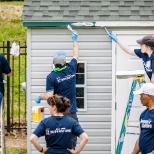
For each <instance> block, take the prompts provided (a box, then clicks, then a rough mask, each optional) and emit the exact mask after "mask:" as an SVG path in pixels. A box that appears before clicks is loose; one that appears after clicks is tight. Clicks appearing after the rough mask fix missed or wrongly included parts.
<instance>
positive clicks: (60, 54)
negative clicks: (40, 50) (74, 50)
mask: <svg viewBox="0 0 154 154" xmlns="http://www.w3.org/2000/svg"><path fill="white" fill-rule="evenodd" d="M53 63H54V64H55V65H56V64H61V65H64V64H65V63H66V53H65V52H64V51H57V52H56V53H55V55H54V57H53Z"/></svg>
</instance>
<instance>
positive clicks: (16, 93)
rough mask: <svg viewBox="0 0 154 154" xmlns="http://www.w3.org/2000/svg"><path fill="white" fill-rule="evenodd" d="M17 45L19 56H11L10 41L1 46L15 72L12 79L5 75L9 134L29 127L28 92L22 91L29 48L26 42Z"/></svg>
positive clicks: (5, 98) (2, 52)
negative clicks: (27, 117)
mask: <svg viewBox="0 0 154 154" xmlns="http://www.w3.org/2000/svg"><path fill="white" fill-rule="evenodd" d="M17 44H18V45H19V46H20V50H19V51H20V54H19V56H13V55H11V54H10V51H11V46H12V43H11V42H10V41H7V42H2V44H0V53H1V54H3V55H4V56H5V57H6V59H7V60H8V62H9V64H10V67H11V69H12V72H13V75H12V77H7V76H6V75H4V80H5V81H6V86H5V96H4V99H3V101H4V116H5V128H6V129H7V132H10V131H13V130H14V129H18V130H20V129H26V126H27V120H26V116H27V115H26V114H27V111H26V110H27V105H26V91H25V90H23V89H22V83H24V82H26V68H27V46H26V42H25V43H24V44H20V42H18V43H17Z"/></svg>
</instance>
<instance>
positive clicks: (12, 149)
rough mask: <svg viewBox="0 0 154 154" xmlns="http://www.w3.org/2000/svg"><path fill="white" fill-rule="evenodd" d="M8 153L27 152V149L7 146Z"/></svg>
mask: <svg viewBox="0 0 154 154" xmlns="http://www.w3.org/2000/svg"><path fill="white" fill-rule="evenodd" d="M6 154H27V149H23V148H12V147H7V148H6Z"/></svg>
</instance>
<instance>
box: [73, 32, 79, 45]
mask: <svg viewBox="0 0 154 154" xmlns="http://www.w3.org/2000/svg"><path fill="white" fill-rule="evenodd" d="M77 38H78V33H77V31H75V30H73V31H72V41H73V42H76V41H77Z"/></svg>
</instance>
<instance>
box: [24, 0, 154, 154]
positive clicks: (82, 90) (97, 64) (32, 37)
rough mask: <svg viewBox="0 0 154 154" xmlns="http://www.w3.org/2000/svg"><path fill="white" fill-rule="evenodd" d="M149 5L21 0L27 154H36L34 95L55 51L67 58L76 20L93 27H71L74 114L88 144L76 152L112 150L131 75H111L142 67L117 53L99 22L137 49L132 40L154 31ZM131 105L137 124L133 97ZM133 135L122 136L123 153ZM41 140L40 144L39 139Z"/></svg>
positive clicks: (133, 0) (132, 0)
mask: <svg viewBox="0 0 154 154" xmlns="http://www.w3.org/2000/svg"><path fill="white" fill-rule="evenodd" d="M153 5H154V2H153V0H148V1H147V0H129V1H128V0H124V1H120V0H117V1H112V0H108V1H102V0H97V1H93V0H86V1H85V0H72V1H70V0H63V1H61V0H25V1H24V8H23V17H22V19H23V25H24V26H26V27H27V28H28V30H27V43H28V44H27V51H28V68H27V81H26V82H27V104H28V114H27V121H28V127H27V132H28V141H27V143H28V144H27V149H28V154H36V153H38V152H37V151H36V150H35V148H34V147H33V146H32V145H31V143H30V142H29V136H30V135H31V133H32V132H33V130H34V129H35V128H36V126H37V125H38V123H35V122H32V121H31V111H32V110H31V109H32V107H33V106H36V105H37V104H36V103H35V101H34V97H35V96H36V94H39V93H44V92H45V84H46V83H45V81H46V80H45V78H46V75H47V74H48V73H49V72H51V71H52V68H53V65H52V58H53V55H54V52H55V51H57V50H65V51H66V53H67V61H70V59H71V58H72V40H71V32H70V31H69V30H68V29H67V28H66V27H67V25H68V24H70V25H71V24H72V23H76V22H93V23H94V24H96V25H98V26H93V27H86V26H81V27H73V28H74V29H75V30H77V31H78V33H79V37H78V45H79V51H80V58H79V67H80V68H81V69H82V70H84V71H82V72H80V71H79V72H77V73H78V75H79V78H78V81H77V84H76V88H77V92H78V93H79V95H77V104H78V110H79V112H78V113H77V114H78V118H79V122H80V124H81V125H82V127H83V128H84V129H85V131H86V132H87V134H88V135H89V142H88V144H87V145H86V147H85V148H84V150H83V151H82V152H81V153H82V154H114V153H115V150H116V146H117V140H118V137H119V132H120V129H121V124H122V120H123V116H124V112H125V108H126V104H127V101H128V97H129V91H130V87H131V83H132V79H124V80H118V79H116V75H115V74H116V71H119V70H120V71H123V70H125V71H126V70H136V69H143V66H142V62H141V60H140V59H138V58H134V57H131V56H128V55H127V54H125V53H124V52H122V51H120V50H121V49H120V48H119V47H118V46H116V44H115V43H114V42H112V41H111V40H110V39H109V37H108V35H107V33H106V31H105V29H104V28H103V27H101V25H102V26H106V27H107V28H108V31H109V32H113V33H114V34H115V35H116V36H117V37H118V39H120V40H122V41H123V42H124V43H126V44H128V45H130V46H131V47H132V48H138V45H137V43H136V39H140V38H142V37H143V36H145V35H149V34H150V35H151V34H154V21H153V20H154V7H152V6H153ZM80 77H81V78H80ZM146 80H147V81H148V79H147V77H146ZM133 103H134V102H133ZM41 106H45V111H44V113H45V117H48V116H49V111H48V109H47V108H46V107H47V105H46V101H42V102H41ZM133 106H134V108H133V109H132V113H131V117H130V120H131V123H133V124H134V125H137V123H138V116H139V114H140V112H141V110H143V108H142V106H141V105H140V103H139V99H138V98H136V97H135V103H134V105H133ZM132 117H133V118H132ZM136 138H137V136H135V135H134V136H129V137H127V138H126V141H125V143H124V145H123V151H122V154H126V153H131V150H132V148H133V146H134V145H133V144H134V143H132V142H131V141H132V139H133V140H134V139H136ZM40 142H41V144H42V145H44V146H45V142H44V139H43V138H41V139H40ZM134 142H135V140H134Z"/></svg>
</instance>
